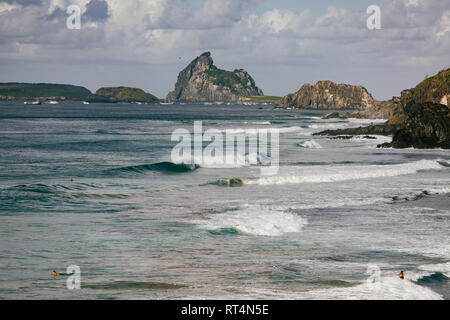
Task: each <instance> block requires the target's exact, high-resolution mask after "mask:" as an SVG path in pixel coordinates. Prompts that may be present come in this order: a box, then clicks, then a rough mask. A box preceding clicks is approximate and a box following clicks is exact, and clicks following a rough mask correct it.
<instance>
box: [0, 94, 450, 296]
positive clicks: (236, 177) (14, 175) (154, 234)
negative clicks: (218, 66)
mask: <svg viewBox="0 0 450 320" xmlns="http://www.w3.org/2000/svg"><path fill="white" fill-rule="evenodd" d="M327 113H328V112H322V111H317V110H315V111H307V110H274V108H273V106H270V105H261V106H240V105H229V106H228V105H225V104H224V105H210V106H207V105H201V104H196V105H190V104H184V105H177V104H174V105H164V106H160V105H158V104H155V105H135V104H129V105H125V104H124V105H117V104H116V105H109V104H90V105H83V104H82V103H81V102H62V103H60V104H59V105H55V106H53V105H40V106H33V107H29V106H27V107H24V105H23V103H22V104H21V103H19V102H1V103H0V128H1V130H0V149H1V150H0V216H1V220H2V223H1V225H0V229H1V232H0V241H1V243H2V245H1V251H0V279H1V284H0V299H308V300H309V299H338V300H342V299H351V300H354V299H358V300H359V299H362V300H372V299H395V300H397V299H398V300H402V299H417V300H423V299H449V298H450V282H449V277H450V274H449V264H450V241H449V240H450V239H449V236H448V230H449V227H450V209H449V208H450V188H449V186H450V153H449V152H448V151H446V150H439V149H436V150H416V149H405V150H395V149H378V148H377V145H378V144H381V143H384V142H387V141H389V140H390V137H383V136H372V137H371V138H370V139H367V137H363V136H357V137H354V138H352V139H348V140H333V139H329V138H327V137H321V136H316V135H314V136H313V134H314V133H316V132H319V131H322V130H328V129H334V128H351V127H359V126H363V125H369V124H371V123H382V122H383V120H382V119H379V120H373V121H372V120H364V119H346V120H342V119H337V120H322V119H321V118H322V117H323V116H324V115H326V114H327ZM195 121H203V128H204V130H208V129H216V130H217V131H218V132H223V133H226V132H231V133H245V132H251V131H254V130H257V129H277V130H278V131H279V132H280V141H279V142H280V151H279V160H280V164H279V165H280V166H279V171H278V172H277V173H276V174H275V175H272V176H261V168H262V167H264V166H265V165H266V163H267V162H269V161H270V155H263V154H258V153H255V152H247V151H246V152H244V153H241V154H236V157H237V159H238V160H240V161H239V163H240V164H236V163H234V162H229V163H227V161H224V163H221V164H214V165H208V161H204V160H205V159H198V158H195V157H194V159H193V161H192V162H191V163H187V162H185V161H180V162H174V161H172V159H171V151H172V149H173V147H174V146H175V145H176V144H177V142H173V141H171V134H172V132H174V130H177V129H186V130H188V131H189V132H192V131H193V126H194V123H195ZM206 160H208V159H206ZM69 265H77V266H79V267H80V269H81V275H82V278H81V290H67V288H66V282H65V279H62V278H53V277H52V276H51V275H50V273H51V272H52V271H53V270H57V271H59V272H65V270H66V268H67V267H68V266H69ZM373 270H379V275H378V276H377V277H374V274H373V273H372V272H373ZM400 270H403V271H404V272H405V280H401V279H399V278H398V277H397V273H398V272H399V271H400Z"/></svg>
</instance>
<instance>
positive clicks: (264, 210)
mask: <svg viewBox="0 0 450 320" xmlns="http://www.w3.org/2000/svg"><path fill="white" fill-rule="evenodd" d="M194 223H196V224H198V225H200V226H201V227H202V228H205V229H208V230H220V229H224V228H234V229H236V230H238V231H240V232H243V233H247V234H253V235H259V236H281V235H283V234H286V233H296V232H300V231H301V230H302V228H303V226H304V225H305V224H307V221H306V219H305V218H302V217H300V216H299V215H296V214H293V213H289V212H284V211H283V210H280V208H277V207H269V206H260V205H245V206H243V207H241V208H238V210H233V211H228V212H226V213H220V214H214V215H209V216H208V217H207V218H206V219H203V220H198V221H194Z"/></svg>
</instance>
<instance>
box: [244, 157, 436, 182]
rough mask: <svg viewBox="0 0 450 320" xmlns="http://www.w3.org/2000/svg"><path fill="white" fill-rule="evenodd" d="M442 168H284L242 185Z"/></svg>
mask: <svg viewBox="0 0 450 320" xmlns="http://www.w3.org/2000/svg"><path fill="white" fill-rule="evenodd" d="M443 168H444V167H443V166H441V165H440V164H439V163H438V161H435V160H420V161H417V162H410V163H404V164H395V165H370V166H320V167H313V166H302V167H284V169H285V171H287V172H286V173H284V174H280V175H277V176H269V177H261V178H258V179H244V183H245V184H257V185H281V184H299V183H323V182H335V181H348V180H359V179H369V178H381V177H393V176H398V175H406V174H414V173H417V172H418V171H420V170H432V169H443Z"/></svg>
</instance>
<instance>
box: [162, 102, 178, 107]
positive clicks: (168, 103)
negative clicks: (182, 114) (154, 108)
mask: <svg viewBox="0 0 450 320" xmlns="http://www.w3.org/2000/svg"><path fill="white" fill-rule="evenodd" d="M174 103H175V102H160V103H159V104H161V105H163V106H164V105H171V104H174Z"/></svg>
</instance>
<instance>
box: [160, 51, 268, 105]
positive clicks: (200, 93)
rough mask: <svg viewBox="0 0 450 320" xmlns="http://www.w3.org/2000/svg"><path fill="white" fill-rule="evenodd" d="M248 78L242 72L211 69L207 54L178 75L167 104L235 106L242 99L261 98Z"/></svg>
mask: <svg viewBox="0 0 450 320" xmlns="http://www.w3.org/2000/svg"><path fill="white" fill-rule="evenodd" d="M263 95H264V94H263V92H262V90H261V89H259V88H258V87H257V86H256V84H255V81H254V80H253V78H252V77H251V76H250V74H249V73H248V72H247V71H245V70H244V69H236V70H234V71H226V70H222V69H219V68H217V67H216V66H215V65H214V61H213V58H212V57H211V53H210V52H205V53H203V54H202V55H200V56H199V57H197V58H196V59H195V60H194V61H192V62H191V63H190V64H189V65H188V66H187V67H186V68H185V69H184V70H183V71H181V72H180V74H179V75H178V81H177V83H176V84H175V90H174V91H172V92H170V93H169V94H168V95H167V98H166V101H167V102H215V101H221V102H236V101H241V100H242V97H254V96H263Z"/></svg>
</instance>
